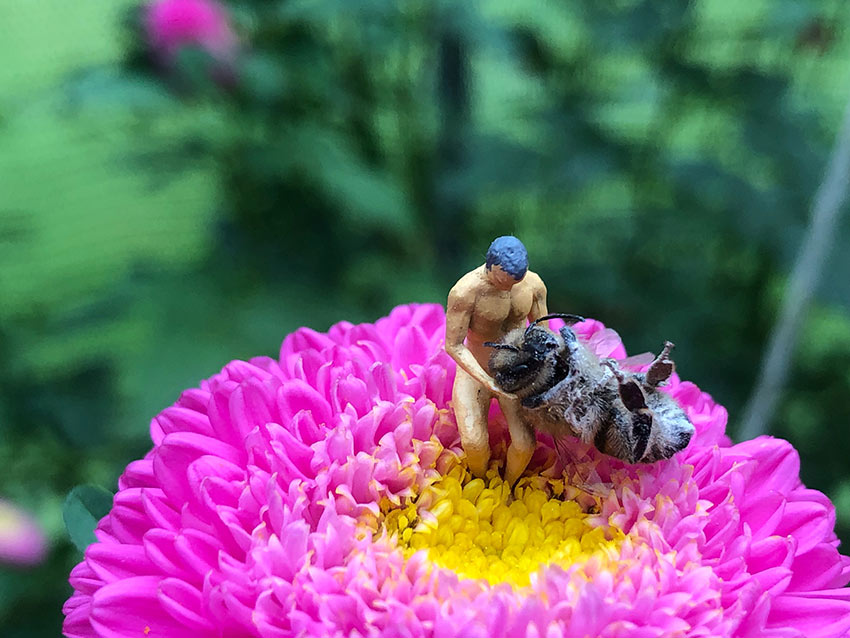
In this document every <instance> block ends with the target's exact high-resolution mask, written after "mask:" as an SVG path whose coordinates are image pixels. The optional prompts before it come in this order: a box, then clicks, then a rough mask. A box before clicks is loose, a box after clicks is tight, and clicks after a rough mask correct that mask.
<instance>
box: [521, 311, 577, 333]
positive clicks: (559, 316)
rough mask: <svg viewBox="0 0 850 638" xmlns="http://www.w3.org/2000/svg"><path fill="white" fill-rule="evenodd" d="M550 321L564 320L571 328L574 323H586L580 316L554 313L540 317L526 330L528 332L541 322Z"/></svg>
mask: <svg viewBox="0 0 850 638" xmlns="http://www.w3.org/2000/svg"><path fill="white" fill-rule="evenodd" d="M549 319H563V320H564V321H565V322H566V324H567V325H568V326H571V325H573V324H574V323H579V322H580V321H584V317H582V316H580V315H567V314H564V313H561V312H553V313H552V314H550V315H545V316H543V317H538V318H537V319H535V320H534V321H532V322H531V323H530V324H528V328H526V331H527V330H528V329H529V328H531V327H532V326H536V325H537V324H538V323H540V322H541V321H548V320H549Z"/></svg>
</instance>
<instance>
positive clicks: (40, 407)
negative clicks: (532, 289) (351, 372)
mask: <svg viewBox="0 0 850 638" xmlns="http://www.w3.org/2000/svg"><path fill="white" fill-rule="evenodd" d="M164 1H166V0H161V2H164ZM193 2H194V3H195V4H196V5H197V3H200V4H204V3H203V2H202V1H201V0H192V1H191V2H189V3H188V5H187V6H189V5H192V4H193ZM178 4H179V2H178ZM184 4H186V3H185V2H184ZM193 10H197V6H195V9H192V8H191V6H189V8H186V7H185V6H184V8H183V13H181V12H180V11H178V12H177V13H176V14H175V15H177V16H178V18H179V17H180V16H182V18H180V19H186V20H188V22H187V25H188V26H186V25H184V26H183V27H181V28H182V29H183V30H181V28H178V26H179V25H178V26H174V25H172V27H174V28H173V29H172V30H171V31H168V32H167V33H163V32H160V33H159V35H158V36H157V33H155V32H152V31H151V29H154V28H155V27H156V25H152V23H151V21H150V15H151V10H150V8H149V7H148V8H146V7H145V6H144V5H139V4H138V3H137V2H135V0H113V1H112V2H102V1H96V0H75V1H74V2H66V1H64V0H39V1H38V2H20V1H19V0H0V499H4V500H6V501H9V502H13V503H15V504H17V506H19V507H20V508H23V509H24V510H25V511H27V512H29V513H30V514H31V515H32V516H34V517H35V519H36V521H37V522H38V523H39V525H40V526H41V528H42V529H43V530H44V532H45V534H46V537H47V544H48V553H47V555H46V557H45V558H44V559H43V560H42V562H40V563H39V564H37V565H35V566H21V565H18V566H11V565H6V566H0V633H2V634H3V636H4V637H5V638H13V637H14V638H17V637H27V638H30V637H40V636H56V635H57V634H58V633H59V632H60V624H61V612H60V609H61V604H62V602H63V601H64V599H65V598H66V597H67V596H68V595H69V593H70V588H69V586H68V585H67V582H66V578H67V574H68V571H69V570H70V568H71V567H72V566H73V565H74V564H75V563H76V562H77V561H78V560H79V559H80V553H79V550H78V549H77V548H76V547H75V546H74V545H73V544H72V543H71V541H70V540H69V537H68V533H67V531H66V529H65V526H64V524H63V516H62V510H63V507H62V506H63V501H64V500H65V499H66V496H67V495H68V493H69V491H70V490H71V489H72V488H73V487H74V486H76V485H80V484H89V485H94V486H100V487H101V488H103V489H105V490H114V489H115V486H116V480H117V477H118V475H119V473H120V472H121V470H122V469H123V467H124V466H125V465H126V464H127V463H128V462H129V461H131V460H133V459H135V458H138V457H140V456H142V455H143V454H144V453H145V452H146V451H147V449H148V448H149V446H150V441H149V438H148V434H147V424H148V421H149V419H150V418H151V417H152V416H153V415H154V414H156V413H157V412H158V411H159V410H160V409H162V408H163V407H165V406H166V405H168V404H170V403H171V402H173V401H174V400H175V399H176V398H177V396H178V394H179V392H180V391H181V389H183V388H185V387H188V386H192V385H196V384H197V383H198V382H199V380H200V379H202V378H204V377H206V376H209V375H211V374H213V373H214V372H216V371H217V370H218V369H219V368H220V367H221V366H222V365H223V364H224V363H226V362H227V361H228V360H230V359H233V358H245V357H250V356H253V355H258V354H274V353H275V352H276V351H277V348H278V346H279V344H280V342H281V340H282V338H283V336H284V335H285V334H286V333H288V332H289V331H291V330H293V329H294V328H296V327H298V326H300V325H308V326H311V327H313V328H316V329H319V330H324V329H326V328H327V327H328V326H329V325H330V324H331V323H332V322H335V321H338V320H343V319H345V320H349V321H354V322H357V321H372V320H374V319H375V318H377V317H379V316H382V315H384V314H385V313H387V312H388V311H389V310H390V308H391V307H392V306H393V305H395V304H398V303H403V302H411V301H429V302H444V301H445V295H446V292H447V291H448V289H449V288H450V287H451V285H452V284H453V283H454V282H455V281H456V280H457V278H458V277H459V276H460V275H461V274H463V273H465V272H466V271H468V270H470V269H472V268H474V267H476V266H477V265H479V264H480V263H481V262H482V260H483V254H484V251H485V250H486V248H487V246H488V244H489V242H490V241H491V240H492V239H493V238H494V237H496V236H498V235H501V234H507V233H512V234H516V235H517V236H519V237H520V238H521V239H522V240H523V241H524V242H525V244H526V246H527V247H528V249H529V253H530V257H531V265H532V269H534V270H535V271H537V272H538V273H539V274H540V275H541V276H542V277H543V279H544V281H545V282H546V283H547V285H548V288H549V308H550V309H551V310H553V311H564V312H576V313H581V314H584V315H586V316H592V317H597V318H599V319H602V320H603V321H604V322H605V323H606V324H608V325H609V326H611V327H614V328H615V329H616V330H618V332H620V334H621V335H622V336H623V338H624V340H625V342H626V344H627V346H628V347H629V349H630V351H631V352H633V353H637V352H643V351H646V350H653V351H657V350H658V348H659V346H660V345H661V343H662V342H663V340H665V339H669V340H671V341H674V342H675V343H676V345H677V348H676V351H675V358H676V360H677V362H678V366H679V371H680V373H681V374H682V376H683V377H685V378H688V379H691V380H693V381H695V382H697V383H698V384H699V385H700V386H701V387H702V388H703V389H705V390H706V391H708V392H710V393H711V394H712V395H714V397H715V398H716V399H717V400H718V401H719V402H721V403H722V404H724V405H726V406H727V407H728V409H729V412H730V433H731V435H732V436H733V437H735V436H736V433H737V428H739V426H740V420H741V415H742V411H743V406H744V405H745V403H746V401H747V399H748V398H749V396H750V394H751V393H752V391H753V387H754V383H755V379H756V377H757V374H758V370H759V365H760V362H761V358H762V356H763V354H764V351H765V347H766V343H767V339H768V335H769V334H770V332H771V330H772V329H773V328H774V325H775V322H776V319H777V314H778V311H779V308H780V305H781V303H782V300H783V295H784V294H785V292H786V290H787V282H788V277H789V273H790V272H791V268H792V266H793V263H794V260H795V258H796V256H797V255H798V253H799V250H800V247H801V243H802V240H803V236H804V233H805V230H806V228H807V226H808V224H809V223H810V210H811V206H812V201H813V199H814V197H815V193H816V191H817V189H818V186H819V184H820V183H821V182H822V181H823V178H824V174H825V171H826V167H827V162H828V158H829V156H830V152H831V149H832V148H833V145H834V144H835V139H836V135H837V133H838V129H839V125H840V122H841V118H842V112H843V111H844V108H845V106H846V104H847V102H848V99H850V31H848V29H849V28H850V13H848V12H847V11H846V6H845V4H844V3H843V2H841V0H817V1H814V0H746V1H745V2H742V1H741V0H691V1H689V2H683V1H678V0H669V1H666V0H665V1H663V2H658V1H656V0H622V1H620V2H614V3H601V2H595V1H593V0H581V1H575V2H563V1H560V0H534V1H528V2H516V1H514V0H487V1H486V2H468V3H467V2H450V1H447V0H395V1H392V2H390V1H388V0H359V1H358V2H350V1H349V0H240V1H235V0H234V1H230V2H227V3H226V4H224V5H221V6H220V8H219V9H218V12H215V11H214V12H213V17H212V18H210V17H209V16H207V18H206V19H205V20H206V22H204V20H201V21H200V23H192V19H193V18H192V17H191V14H192V11H193ZM146 16H147V18H146ZM186 16H189V17H188V18H187V17H186ZM222 17H223V20H224V22H223V24H224V26H222V23H221V20H219V23H216V20H217V19H221V18H222ZM146 20H147V22H146ZM210 21H212V22H210ZM193 24H194V26H192V25H193ZM211 25H212V26H211ZM160 27H162V25H160ZM193 29H194V30H193ZM166 31H167V29H166ZM157 37H159V39H157ZM842 219H843V221H842V222H841V223H840V224H839V226H838V228H837V229H836V230H835V232H834V233H832V247H831V251H830V254H829V259H828V261H827V265H826V268H825V269H824V271H823V274H822V276H821V277H820V279H819V282H818V285H817V288H816V290H814V293H815V296H814V301H813V303H812V305H811V307H810V308H809V309H808V310H807V312H806V320H805V322H804V323H803V325H802V327H801V328H800V329H799V331H798V333H797V335H796V342H795V345H796V350H795V354H794V357H793V360H792V366H791V369H790V377H789V382H788V385H787V387H786V388H785V390H784V391H783V393H782V395H781V402H780V405H779V407H778V410H777V411H776V412H775V413H774V415H773V417H772V419H771V420H770V422H769V424H768V430H769V432H770V433H771V434H774V435H776V436H782V437H785V438H788V439H790V440H791V441H792V442H793V443H794V445H795V446H796V447H797V448H798V449H799V451H800V454H801V457H802V470H801V471H802V476H803V479H804V481H805V482H806V483H807V485H810V486H811V487H815V488H817V489H820V490H823V491H825V492H826V493H827V494H829V495H830V497H831V498H832V499H833V500H834V502H835V503H836V505H837V507H838V510H839V513H838V532H839V534H840V535H841V536H842V537H843V538H844V539H845V540H846V541H850V463H848V460H847V459H848V450H850V314H849V313H848V311H849V310H850V251H848V249H847V247H848V241H850V222H848V220H847V215H843V217H842ZM92 500H95V501H96V500H97V498H96V497H91V498H89V499H88V502H89V503H90V502H91V501H92ZM107 502H108V501H107ZM95 509H96V508H95ZM0 523H2V521H0Z"/></svg>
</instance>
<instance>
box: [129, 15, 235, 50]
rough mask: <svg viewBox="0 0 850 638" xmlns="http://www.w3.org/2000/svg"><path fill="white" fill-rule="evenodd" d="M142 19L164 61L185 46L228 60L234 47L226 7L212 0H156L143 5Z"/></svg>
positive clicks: (153, 45)
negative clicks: (143, 13)
mask: <svg viewBox="0 0 850 638" xmlns="http://www.w3.org/2000/svg"><path fill="white" fill-rule="evenodd" d="M144 22H145V28H146V30H147V35H148V40H149V42H150V44H151V46H152V47H153V49H154V50H155V51H157V52H158V53H159V54H160V55H162V56H163V57H164V58H165V59H166V60H172V59H173V58H174V57H175V56H176V55H177V54H178V52H179V51H180V48H181V47H184V46H196V47H200V48H202V49H204V50H205V51H207V52H208V53H209V54H210V55H212V56H213V57H214V58H216V59H218V60H229V59H230V58H231V57H232V56H233V54H234V52H235V50H236V35H235V34H234V32H233V29H232V28H231V26H230V20H229V16H228V13H227V10H226V9H225V8H224V7H223V6H221V5H220V4H218V3H217V2H214V1H213V0H158V1H157V2H153V3H151V4H149V5H147V7H146V8H145V17H144Z"/></svg>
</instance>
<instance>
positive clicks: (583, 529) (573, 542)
mask: <svg viewBox="0 0 850 638" xmlns="http://www.w3.org/2000/svg"><path fill="white" fill-rule="evenodd" d="M564 487H565V486H564V481H563V480H555V479H550V478H546V477H543V476H532V477H524V478H522V479H520V481H519V482H518V484H517V486H516V488H515V489H514V492H513V494H511V493H510V487H509V486H508V485H507V484H505V483H504V482H503V481H502V479H501V477H500V476H499V469H498V467H497V466H496V465H495V464H494V465H492V466H491V468H490V470H489V471H488V472H487V476H486V479H480V478H474V477H472V476H470V475H469V473H468V472H467V470H466V468H465V467H463V466H461V465H456V466H455V467H453V468H452V469H451V470H450V471H448V472H447V473H446V474H444V475H443V476H441V477H440V478H439V479H437V481H436V482H434V483H433V484H432V485H430V486H429V487H427V488H426V489H425V490H423V492H422V493H421V494H420V495H419V497H418V498H416V499H415V500H412V501H411V502H409V503H408V504H407V505H406V506H402V507H399V508H396V509H391V510H389V511H385V518H384V526H385V528H386V529H387V531H388V533H389V534H390V536H395V537H396V539H397V542H398V544H399V545H400V546H401V547H402V549H403V550H404V552H405V554H406V555H407V556H410V555H412V554H413V553H414V552H416V551H419V550H425V551H427V552H428V557H429V559H430V560H431V561H433V562H434V563H436V564H438V565H440V566H442V567H446V568H448V569H451V570H454V571H455V572H456V573H458V574H459V575H461V576H463V577H466V578H482V579H485V580H487V581H488V582H489V583H490V584H496V583H502V582H506V583H510V584H512V585H514V586H517V587H523V586H526V585H528V584H529V582H530V579H529V577H530V575H531V574H532V573H533V572H535V571H536V570H537V569H538V567H540V566H541V565H545V564H557V565H561V566H564V567H566V566H568V565H570V564H571V563H574V562H576V561H580V560H584V559H586V558H588V557H589V556H590V555H592V554H594V553H596V552H605V553H607V550H617V549H618V548H619V545H620V542H621V541H622V539H623V538H624V535H623V533H622V532H621V531H619V530H617V529H613V528H608V529H605V528H602V527H594V526H592V525H590V524H589V522H588V520H587V519H588V517H589V513H588V512H586V511H585V510H584V509H582V507H581V506H580V505H579V504H578V503H577V502H576V501H575V500H570V499H566V498H565V489H564Z"/></svg>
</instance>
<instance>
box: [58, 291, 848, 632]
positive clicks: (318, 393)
mask: <svg viewBox="0 0 850 638" xmlns="http://www.w3.org/2000/svg"><path fill="white" fill-rule="evenodd" d="M444 330H445V317H444V314H443V310H442V308H441V307H439V306H436V305H424V306H415V305H413V306H402V307H399V308H396V309H395V310H394V311H393V312H392V313H391V314H390V316H389V317H386V318H383V319H380V320H379V321H377V322H376V323H375V324H374V325H373V324H363V325H358V326H354V325H351V324H349V323H340V324H337V325H335V326H333V327H332V328H331V329H330V330H329V331H328V333H327V334H320V333H317V332H314V331H312V330H309V329H306V328H304V329H301V330H299V331H297V332H296V333H294V334H292V335H289V336H288V337H287V338H286V339H285V341H284V342H283V346H282V348H281V351H280V358H279V359H278V360H274V359H269V358H265V357H259V358H255V359H252V360H251V361H248V362H244V361H233V362H231V363H229V364H228V365H227V366H225V368H224V369H223V370H222V371H221V372H220V373H219V374H217V375H216V376H214V377H212V378H211V379H209V380H208V381H205V382H203V383H202V384H201V387H200V388H198V389H192V390H187V391H186V392H184V393H183V394H182V395H181V397H180V399H179V400H178V401H177V403H176V404H175V405H174V406H172V407H170V408H167V409H166V410H164V411H163V412H162V413H161V414H160V415H159V416H157V417H156V418H154V419H153V421H152V423H151V437H152V439H153V449H152V450H151V451H150V452H149V453H148V454H147V455H146V456H145V458H144V459H142V460H139V461H135V462H133V463H131V464H130V465H129V466H128V467H127V469H126V471H125V472H124V474H123V475H122V477H121V479H120V481H119V491H118V493H117V494H116V496H115V501H114V505H113V509H112V511H111V512H110V514H109V515H107V516H106V517H105V518H104V519H103V520H101V522H100V524H99V525H98V528H97V531H96V536H97V539H98V542H96V543H95V544H93V545H91V546H90V547H89V548H88V550H87V551H86V553H85V559H84V560H83V562H81V563H80V564H79V565H77V567H75V568H74V570H73V571H72V572H71V579H70V580H71V584H72V585H73V587H74V590H75V591H74V594H73V596H72V597H71V598H70V599H69V600H68V602H67V603H66V605H65V608H64V612H65V615H66V619H65V625H64V632H65V635H66V636H69V637H83V636H85V637H91V636H103V637H109V638H118V637H122V638H123V637H126V636H169V637H180V636H192V637H193V638H212V637H215V636H240V637H242V636H262V637H264V638H284V637H287V636H338V637H340V638H342V637H343V636H344V637H349V636H411V637H412V636H464V637H481V638H484V637H491V636H495V637H513V636H525V637H526V638H531V637H540V638H544V637H545V638H558V637H565V636H584V635H591V636H606V637H614V636H618V637H619V636H634V637H638V636H640V637H644V636H646V637H649V636H741V637H744V636H746V637H749V636H753V637H755V636H771V637H775V638H780V637H781V638H791V637H796V636H800V637H802V636H806V637H809V638H812V637H827V636H842V635H845V633H846V632H848V631H850V589H843V587H844V585H845V584H847V582H848V580H850V559H848V558H847V557H845V556H842V555H841V554H839V553H838V550H837V546H838V540H837V539H836V537H835V534H834V533H833V526H834V522H835V512H834V509H833V506H832V505H831V503H830V502H829V500H828V499H827V498H826V497H825V496H824V495H823V494H821V493H819V492H816V491H814V490H809V489H806V488H805V487H804V486H803V485H802V484H801V483H800V479H799V457H798V455H797V453H796V451H795V450H794V449H793V448H792V447H791V446H790V445H789V444H788V443H786V442H785V441H781V440H778V439H773V438H770V437H760V438H758V439H756V440H754V441H748V442H746V443H741V444H738V445H731V444H730V441H729V440H728V439H727V438H726V436H725V434H724V428H725V424H726V411H725V410H724V409H723V408H722V407H720V406H718V405H716V404H715V403H714V402H713V401H712V400H711V397H709V396H708V395H707V394H705V393H703V392H701V391H700V390H699V389H698V388H697V387H696V386H695V385H693V384H692V383H688V382H682V381H680V380H679V379H678V378H674V379H673V380H672V381H671V383H670V384H669V386H668V391H669V392H670V393H671V394H672V395H673V396H674V397H675V398H676V399H677V400H678V401H679V402H680V404H681V405H682V406H683V408H684V409H685V410H686V411H687V412H688V415H689V417H690V419H691V420H692V422H693V423H694V425H695V427H696V434H695V436H694V437H693V439H692V441H691V443H690V445H689V446H688V447H687V448H686V449H685V450H683V451H682V452H681V453H680V454H678V455H676V456H675V457H674V458H672V459H670V460H669V461H664V462H660V463H656V464H653V465H637V466H628V465H625V464H623V463H621V462H619V461H617V460H616V459H613V458H611V457H607V456H605V455H602V454H600V453H598V452H596V451H595V450H593V449H590V448H588V447H587V446H582V445H581V444H580V443H579V442H577V441H576V442H575V445H574V446H573V453H574V454H575V457H576V459H575V460H574V461H571V462H565V461H563V460H558V459H556V457H555V455H554V454H553V452H552V450H551V447H550V446H549V442H548V441H547V440H546V437H544V436H542V435H541V437H540V446H539V449H538V451H537V453H536V454H535V456H534V458H533V459H532V462H531V465H530V466H529V471H528V474H529V475H528V476H527V478H525V479H523V483H522V486H521V488H520V489H518V490H517V492H515V494H514V496H515V498H514V500H513V501H508V500H507V498H506V497H507V494H506V492H505V490H504V489H503V486H501V485H500V480H499V479H498V476H496V475H495V473H493V474H491V476H490V477H488V478H489V479H490V482H489V486H488V485H487V484H486V483H484V482H481V481H480V480H479V482H477V483H476V482H475V481H474V480H472V478H471V477H469V476H468V474H467V473H466V472H465V469H464V466H463V454H462V450H461V448H460V446H459V439H458V435H457V430H456V426H455V422H454V417H453V415H452V412H451V411H450V410H449V409H448V402H449V399H450V397H451V385H452V379H453V375H454V364H453V362H452V361H451V360H450V359H449V358H448V356H447V355H446V354H445V353H444V352H443V349H442V344H443V335H444ZM576 330H577V332H578V333H579V336H580V337H581V338H583V339H585V340H587V341H588V342H589V343H591V344H592V347H593V348H594V349H595V350H596V352H597V353H598V354H600V355H602V356H609V355H610V356H615V357H623V356H625V350H624V349H623V347H622V343H621V342H620V340H619V338H617V337H616V334H615V333H614V332H613V331H610V330H606V329H604V327H603V326H602V325H601V324H600V323H598V322H595V321H587V322H584V323H582V324H578V325H577V327H576ZM491 416H492V421H493V427H492V428H491V442H492V444H493V445H494V446H495V448H496V449H497V450H503V449H504V443H505V441H504V438H505V435H504V433H503V426H504V422H503V421H502V420H501V415H500V414H499V412H498V408H496V407H495V406H494V408H493V411H492V413H491ZM564 472H565V473H566V476H568V477H570V476H572V475H573V474H576V475H580V476H583V477H585V478H587V477H591V476H592V477H593V478H594V480H597V481H600V482H601V483H602V484H603V485H607V486H608V492H607V495H606V496H603V497H601V498H594V497H592V496H590V495H588V494H585V493H583V492H581V490H579V489H577V488H575V487H574V486H573V485H571V482H570V481H566V482H565V481H564V480H563V476H564ZM550 539H555V541H550ZM556 541H557V542H558V543H560V545H558V548H559V549H558V552H559V553H553V554H547V551H548V550H549V549H553V548H551V547H549V546H550V544H551V543H552V542H556ZM457 548H461V549H462V551H463V553H462V555H461V557H460V558H461V560H460V563H457V561H456V559H457V551H458V549H457ZM523 551H524V552H525V553H524V554H523V553H522V552H523ZM553 551H554V549H553ZM500 552H501V553H500ZM511 552H513V553H511ZM452 561H455V562H452ZM510 561H514V564H512V565H510V566H509V567H510V569H511V570H513V571H512V572H511V574H512V576H511V577H510V578H508V576H507V575H505V572H504V570H505V566H506V562H510ZM456 563H457V564H456ZM455 564H456V566H455V567H447V566H446V565H455ZM473 567H474V568H475V569H476V570H478V572H476V573H481V574H485V577H470V576H469V573H470V570H471V569H472V568H473ZM511 579H513V580H511ZM491 583H492V584H491Z"/></svg>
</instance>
